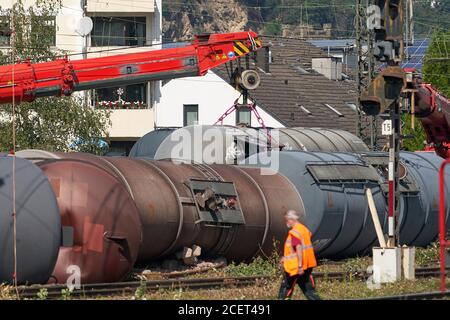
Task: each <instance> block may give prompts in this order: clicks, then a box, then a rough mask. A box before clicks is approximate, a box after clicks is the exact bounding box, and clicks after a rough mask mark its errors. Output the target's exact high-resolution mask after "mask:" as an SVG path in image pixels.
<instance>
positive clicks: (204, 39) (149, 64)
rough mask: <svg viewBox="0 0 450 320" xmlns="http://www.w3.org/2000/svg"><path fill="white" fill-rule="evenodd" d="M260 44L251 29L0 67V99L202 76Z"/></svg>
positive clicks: (23, 99) (18, 99) (27, 98)
mask: <svg viewBox="0 0 450 320" xmlns="http://www.w3.org/2000/svg"><path fill="white" fill-rule="evenodd" d="M261 46H262V43H261V41H260V40H259V38H258V35H257V34H256V33H255V32H253V31H249V32H236V33H228V34H211V35H202V36H196V37H195V40H194V41H193V42H192V43H191V44H190V45H187V46H184V47H180V48H170V49H161V50H152V51H147V52H142V53H131V54H121V55H115V56H109V57H102V58H92V59H83V60H72V61H71V60H69V59H68V58H67V57H66V58H64V59H58V60H55V61H50V62H43V63H31V62H22V63H18V64H14V65H4V66H0V103H11V102H12V101H13V96H14V97H15V99H14V100H15V102H16V103H21V102H31V101H33V100H35V99H36V98H39V97H48V96H69V95H71V94H72V93H73V92H75V91H82V90H89V89H99V88H106V87H116V86H122V85H130V84H137V83H143V82H147V81H152V80H164V79H175V78H181V77H189V76H202V75H205V74H206V73H207V72H208V70H210V69H213V68H215V67H218V66H220V65H223V64H225V63H227V62H229V61H233V60H235V59H237V58H239V57H241V56H244V55H247V54H249V53H251V52H253V51H255V50H258V49H259V48H260V47H261Z"/></svg>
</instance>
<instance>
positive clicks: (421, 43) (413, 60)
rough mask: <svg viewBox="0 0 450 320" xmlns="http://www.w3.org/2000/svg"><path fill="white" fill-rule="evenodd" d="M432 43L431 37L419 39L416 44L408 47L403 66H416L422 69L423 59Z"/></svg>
mask: <svg viewBox="0 0 450 320" xmlns="http://www.w3.org/2000/svg"><path fill="white" fill-rule="evenodd" d="M429 45H430V39H427V38H425V39H417V40H415V42H414V44H413V45H411V46H408V47H407V48H406V50H405V51H406V58H405V62H404V63H403V64H402V67H403V68H415V69H417V70H419V71H420V70H422V65H423V60H424V57H425V54H426V53H427V50H428V47H429Z"/></svg>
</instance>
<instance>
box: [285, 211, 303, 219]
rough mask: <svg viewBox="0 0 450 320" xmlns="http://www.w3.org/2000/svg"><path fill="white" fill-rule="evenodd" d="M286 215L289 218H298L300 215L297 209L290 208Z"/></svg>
mask: <svg viewBox="0 0 450 320" xmlns="http://www.w3.org/2000/svg"><path fill="white" fill-rule="evenodd" d="M285 217H286V218H287V219H289V220H298V219H300V215H299V214H298V213H297V212H296V211H295V210H289V211H287V212H286V214H285Z"/></svg>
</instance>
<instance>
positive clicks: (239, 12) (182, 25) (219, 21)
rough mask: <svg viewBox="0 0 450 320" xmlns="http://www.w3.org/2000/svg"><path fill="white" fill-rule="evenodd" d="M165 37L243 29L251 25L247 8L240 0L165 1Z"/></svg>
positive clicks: (171, 38) (185, 36)
mask: <svg viewBox="0 0 450 320" xmlns="http://www.w3.org/2000/svg"><path fill="white" fill-rule="evenodd" d="M163 6H164V7H163V34H164V38H165V40H166V41H167V40H171V41H180V40H188V39H191V38H192V37H193V35H194V34H200V33H220V32H235V31H242V30H244V29H246V28H248V27H249V26H251V23H250V21H249V13H248V11H247V9H246V8H245V7H243V6H241V5H240V4H238V3H237V2H236V1H233V0H227V1H226V2H222V1H211V0H191V1H185V2H184V3H183V4H179V3H177V4H171V3H166V4H164V1H163Z"/></svg>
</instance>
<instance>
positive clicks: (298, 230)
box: [283, 223, 317, 276]
mask: <svg viewBox="0 0 450 320" xmlns="http://www.w3.org/2000/svg"><path fill="white" fill-rule="evenodd" d="M292 237H295V238H297V239H299V240H300V241H301V243H302V248H303V252H302V260H303V261H302V266H303V270H306V269H309V268H314V267H316V266H317V261H316V256H315V255H314V248H313V246H312V242H311V237H312V234H311V232H310V231H309V230H308V228H306V227H305V226H304V225H302V224H301V223H298V224H297V225H296V226H295V227H294V228H292V229H291V230H289V233H288V236H287V239H286V242H285V244H284V262H283V265H284V270H285V271H286V272H287V273H289V275H291V276H295V275H296V274H298V256H297V253H296V252H295V248H293V247H292Z"/></svg>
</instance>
